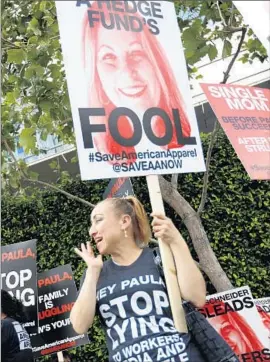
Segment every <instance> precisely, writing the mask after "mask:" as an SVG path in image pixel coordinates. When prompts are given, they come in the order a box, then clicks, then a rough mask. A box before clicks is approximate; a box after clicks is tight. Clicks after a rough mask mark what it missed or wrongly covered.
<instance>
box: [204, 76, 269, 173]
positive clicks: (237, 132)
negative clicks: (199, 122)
mask: <svg viewBox="0 0 270 362" xmlns="http://www.w3.org/2000/svg"><path fill="white" fill-rule="evenodd" d="M201 86H202V89H203V91H204V93H205V94H206V97H207V99H208V101H209V103H210V105H211V107H212V108H213V110H214V112H215V114H216V116H217V118H218V120H219V122H220V124H221V126H222V128H223V129H224V131H225V133H226V135H227V137H228V138H229V140H230V142H231V144H232V146H233V148H234V149H235V152H236V153H237V155H238V157H239V159H240V161H241V162H242V164H243V166H244V167H245V169H246V171H247V173H248V174H249V176H250V178H251V179H252V180H269V179H270V90H269V89H262V88H256V87H248V86H241V85H231V84H230V85H225V84H205V83H202V84H201Z"/></svg>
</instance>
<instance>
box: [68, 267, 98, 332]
mask: <svg viewBox="0 0 270 362" xmlns="http://www.w3.org/2000/svg"><path fill="white" fill-rule="evenodd" d="M97 281H98V275H96V272H95V271H94V270H91V269H90V270H89V269H87V271H86V274H85V279H84V282H83V285H82V288H81V290H80V293H79V296H78V298H77V300H76V302H75V304H74V306H73V308H72V310H71V313H70V320H71V323H72V326H73V328H74V330H75V331H76V332H77V333H78V334H84V333H86V332H87V331H88V329H89V328H90V327H91V326H92V324H93V320H94V317H95V312H96V286H97Z"/></svg>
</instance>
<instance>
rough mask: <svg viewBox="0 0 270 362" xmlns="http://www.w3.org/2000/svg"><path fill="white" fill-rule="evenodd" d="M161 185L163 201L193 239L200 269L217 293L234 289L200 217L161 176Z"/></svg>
mask: <svg viewBox="0 0 270 362" xmlns="http://www.w3.org/2000/svg"><path fill="white" fill-rule="evenodd" d="M159 184H160V189H161V192H162V196H163V199H164V200H165V202H167V203H168V204H169V205H170V207H172V208H173V209H174V210H175V212H176V213H177V214H178V215H179V216H180V217H181V219H182V220H183V222H184V224H185V226H186V228H187V230H188V232H189V235H190V237H191V240H192V243H193V246H194V249H195V251H196V253H197V255H198V257H199V261H200V263H199V267H200V269H201V270H203V271H204V272H205V273H206V274H207V275H208V277H209V278H210V280H211V282H212V284H213V285H214V287H215V288H216V290H217V292H222V291H224V290H229V289H233V285H232V284H231V282H230V280H229V279H228V277H227V275H226V273H225V272H224V270H223V269H222V267H221V265H220V263H219V261H218V259H217V257H216V255H215V253H214V252H213V249H212V247H211V245H210V242H209V239H208V237H207V234H206V232H205V230H204V227H203V225H202V222H201V220H200V217H199V216H198V214H197V213H196V211H195V210H194V209H193V208H192V207H191V206H190V204H189V203H188V202H187V201H186V200H185V199H184V198H183V196H181V195H180V194H179V192H178V191H177V190H176V189H174V188H173V187H172V184H171V183H170V182H168V181H166V180H165V179H164V177H162V176H159Z"/></svg>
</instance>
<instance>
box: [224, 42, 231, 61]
mask: <svg viewBox="0 0 270 362" xmlns="http://www.w3.org/2000/svg"><path fill="white" fill-rule="evenodd" d="M231 55H232V43H231V42H230V41H229V40H227V39H225V40H224V44H223V50H222V58H226V57H229V56H231Z"/></svg>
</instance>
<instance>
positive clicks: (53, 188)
mask: <svg viewBox="0 0 270 362" xmlns="http://www.w3.org/2000/svg"><path fill="white" fill-rule="evenodd" d="M2 143H3V144H4V145H5V148H6V150H7V152H8V153H9V155H10V157H11V158H12V160H13V162H14V163H15V165H16V166H17V168H18V170H19V171H20V173H21V176H22V178H23V179H24V180H25V181H28V182H33V183H36V184H38V185H41V186H45V187H47V188H50V189H52V190H54V191H57V192H60V193H61V194H63V195H65V196H66V197H68V198H69V199H72V200H74V201H78V202H80V203H82V204H84V205H87V206H90V207H91V208H94V207H95V205H94V204H92V203H91V202H89V201H86V200H84V199H82V198H80V197H78V196H75V195H72V194H70V193H69V192H67V191H64V190H62V189H60V188H59V187H57V186H54V185H52V184H50V183H48V182H44V181H39V180H33V179H31V178H29V177H28V175H27V174H26V173H25V171H24V170H22V169H21V167H20V165H19V164H18V161H17V159H16V157H15V156H14V153H13V151H12V149H11V147H10V146H9V144H8V142H7V140H5V139H3V138H2Z"/></svg>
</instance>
